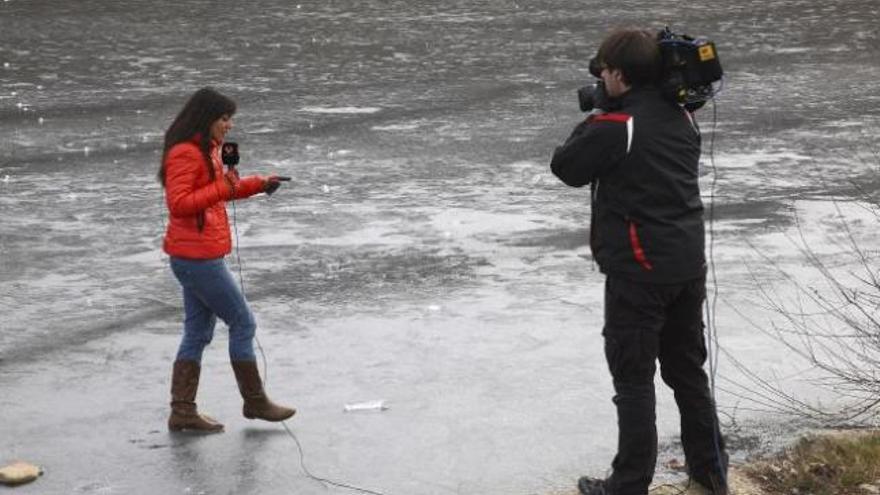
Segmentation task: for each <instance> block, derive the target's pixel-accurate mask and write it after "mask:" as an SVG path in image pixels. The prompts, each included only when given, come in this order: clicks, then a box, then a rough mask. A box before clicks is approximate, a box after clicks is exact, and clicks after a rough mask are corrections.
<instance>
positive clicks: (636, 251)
mask: <svg viewBox="0 0 880 495" xmlns="http://www.w3.org/2000/svg"><path fill="white" fill-rule="evenodd" d="M627 223H628V227H629V246H630V248H631V249H632V253H633V257H634V258H635V260H636V263H638V264H639V265H641V267H642V268H644V269H645V270H647V271H651V270H653V269H654V265H652V264H651V262H650V261H648V257H647V256H645V249H644V248H643V247H642V241H641V240H640V239H639V229H638V227H637V226H636V223H635V222H634V221H632V220H627Z"/></svg>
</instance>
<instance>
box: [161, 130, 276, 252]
mask: <svg viewBox="0 0 880 495" xmlns="http://www.w3.org/2000/svg"><path fill="white" fill-rule="evenodd" d="M219 150H220V148H219V143H212V147H211V159H212V160H211V161H212V165H213V167H214V180H213V181H212V180H211V178H210V176H209V175H208V167H207V166H206V164H205V157H204V155H203V154H202V150H201V149H199V145H198V143H197V142H196V141H189V142H183V143H178V144H175V145H174V146H172V147H171V149H170V150H168V155H167V156H166V158H165V204H166V205H167V206H168V213H169V215H168V228H167V229H166V231H165V242H164V244H163V248H164V250H165V252H166V253H168V254H169V255H171V256H177V257H180V258H188V259H212V258H220V257H222V256H226V255H227V254H229V252H230V251H231V250H232V237H231V235H230V233H229V219H228V217H227V216H226V201H228V200H230V199H242V198H247V197H249V196H253V195H254V194H257V193H260V192H263V189H264V187H265V180H264V179H263V178H262V177H260V176H256V175H255V176H250V177H245V178H242V179H241V180H239V181H238V184H237V185H236V186H235V188H234V190H233V189H232V188H230V187H229V184H228V183H227V182H226V179H224V177H223V166H222V164H221V161H220V152H219Z"/></svg>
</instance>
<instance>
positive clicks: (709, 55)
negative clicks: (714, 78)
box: [699, 45, 715, 62]
mask: <svg viewBox="0 0 880 495" xmlns="http://www.w3.org/2000/svg"><path fill="white" fill-rule="evenodd" d="M699 54H700V62H705V61H707V60H712V59H713V58H715V49H714V48H712V45H703V46H701V47H700V49H699Z"/></svg>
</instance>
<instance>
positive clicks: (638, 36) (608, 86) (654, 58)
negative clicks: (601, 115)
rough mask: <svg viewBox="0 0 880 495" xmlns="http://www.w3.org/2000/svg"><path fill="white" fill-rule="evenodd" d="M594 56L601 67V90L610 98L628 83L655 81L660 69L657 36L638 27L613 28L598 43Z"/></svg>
mask: <svg viewBox="0 0 880 495" xmlns="http://www.w3.org/2000/svg"><path fill="white" fill-rule="evenodd" d="M596 60H597V62H598V63H599V66H600V67H601V70H602V72H601V77H602V80H603V81H604V82H605V91H606V92H607V93H608V96H610V97H612V98H614V97H617V96H620V95H622V94H624V93H626V92H627V91H629V89H630V88H631V87H641V86H647V85H650V84H655V83H656V82H657V81H658V80H659V78H660V73H661V71H662V69H663V60H662V57H661V55H660V47H659V45H658V44H657V38H656V37H655V36H654V35H653V34H651V33H650V32H648V31H643V30H640V29H617V30H615V31H613V32H612V33H611V34H609V35H608V36H607V37H606V38H605V40H604V41H602V44H601V45H600V46H599V53H598V54H597V55H596Z"/></svg>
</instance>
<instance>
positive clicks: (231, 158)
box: [220, 142, 239, 168]
mask: <svg viewBox="0 0 880 495" xmlns="http://www.w3.org/2000/svg"><path fill="white" fill-rule="evenodd" d="M220 157H221V158H222V159H223V165H226V166H227V167H229V168H235V166H236V165H238V160H239V156H238V143H232V142H226V143H223V147H222V148H220Z"/></svg>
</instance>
